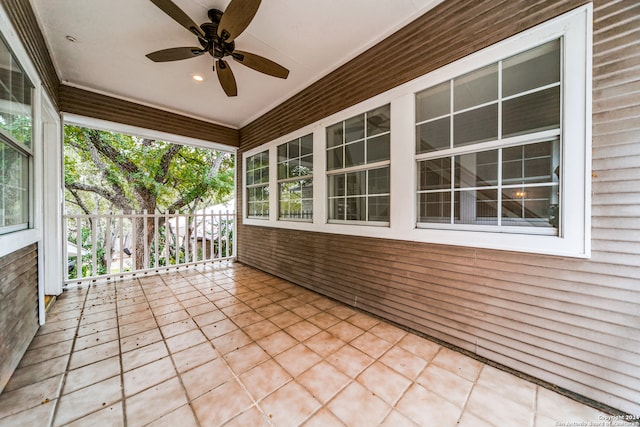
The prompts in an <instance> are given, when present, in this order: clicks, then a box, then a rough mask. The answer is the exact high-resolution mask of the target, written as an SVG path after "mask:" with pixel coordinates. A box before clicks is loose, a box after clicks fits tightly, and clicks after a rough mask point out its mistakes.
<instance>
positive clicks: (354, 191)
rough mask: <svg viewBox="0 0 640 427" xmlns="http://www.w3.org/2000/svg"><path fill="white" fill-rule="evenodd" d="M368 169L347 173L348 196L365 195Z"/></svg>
mask: <svg viewBox="0 0 640 427" xmlns="http://www.w3.org/2000/svg"><path fill="white" fill-rule="evenodd" d="M365 177H366V171H359V172H350V173H348V174H347V196H358V195H364V194H365V191H366V179H365Z"/></svg>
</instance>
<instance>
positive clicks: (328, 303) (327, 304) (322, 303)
mask: <svg viewBox="0 0 640 427" xmlns="http://www.w3.org/2000/svg"><path fill="white" fill-rule="evenodd" d="M311 305H313V306H315V307H318V308H319V309H320V310H323V311H326V310H329V309H331V308H333V307H335V306H336V305H338V303H337V302H335V301H333V300H330V299H329V298H319V299H317V300H314V301H313V302H312V303H311Z"/></svg>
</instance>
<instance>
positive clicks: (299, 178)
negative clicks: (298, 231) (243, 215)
mask: <svg viewBox="0 0 640 427" xmlns="http://www.w3.org/2000/svg"><path fill="white" fill-rule="evenodd" d="M307 136H311V139H312V141H313V134H307V135H303V136H300V137H298V138H294V139H292V140H289V141H287V142H283V143H282V144H278V145H277V146H276V150H277V148H278V147H280V146H282V145H285V144H289V143H290V142H298V143H300V142H301V140H302V138H304V137H307ZM276 155H277V151H276ZM306 156H308V155H305V156H302V155H299V156H298V157H296V158H297V159H301V158H302V157H306ZM314 156H315V153H314V152H313V147H312V148H311V158H313V157H314ZM290 160H292V158H291V157H290V156H289V154H288V153H287V162H288V161H290ZM281 164H282V162H280V159H279V158H276V169H277V170H279V169H280V165H281ZM270 166H271V165H270ZM277 173H278V172H277V171H276V174H277ZM303 180H311V182H312V188H313V185H314V184H315V182H314V179H313V166H312V169H311V173H310V174H307V175H301V176H293V177H289V178H278V181H277V182H278V186H277V191H278V204H277V206H276V209H278V220H279V221H304V222H312V221H313V209H312V210H311V217H310V218H289V217H283V216H282V215H281V211H280V203H281V202H282V201H281V200H280V196H281V194H282V193H281V186H282V185H284V184H288V183H291V182H300V181H303ZM245 194H246V193H245ZM312 199H313V195H312ZM303 200H308V199H303ZM301 202H302V200H301Z"/></svg>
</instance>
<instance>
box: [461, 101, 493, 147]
mask: <svg viewBox="0 0 640 427" xmlns="http://www.w3.org/2000/svg"><path fill="white" fill-rule="evenodd" d="M497 138H498V105H497V104H493V105H487V106H485V107H481V108H477V109H475V110H471V111H467V112H465V113H460V114H456V115H455V116H454V117H453V146H454V147H459V146H462V145H469V144H475V143H478V142H484V141H491V140H494V139H497Z"/></svg>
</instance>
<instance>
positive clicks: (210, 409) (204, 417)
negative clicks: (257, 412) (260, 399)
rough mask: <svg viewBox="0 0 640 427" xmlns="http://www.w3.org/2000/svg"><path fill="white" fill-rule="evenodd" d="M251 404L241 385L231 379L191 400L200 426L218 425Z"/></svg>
mask: <svg viewBox="0 0 640 427" xmlns="http://www.w3.org/2000/svg"><path fill="white" fill-rule="evenodd" d="M252 404H253V401H252V400H251V398H250V397H249V395H248V394H247V393H246V392H245V391H244V389H243V388H242V386H241V385H240V384H239V383H238V381H236V380H235V379H232V380H230V381H227V382H226V383H224V384H222V385H220V386H218V387H217V388H215V389H213V390H211V391H209V392H207V393H205V394H203V395H202V396H200V397H198V398H197V399H195V400H194V401H193V402H191V406H192V407H193V410H194V412H195V413H196V417H197V418H198V421H199V422H200V425H202V426H219V425H222V424H224V423H225V422H226V421H228V420H230V419H231V418H233V417H235V416H236V415H238V414H240V413H241V412H243V411H244V410H246V409H247V408H249V407H250V406H251V405H252Z"/></svg>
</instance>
